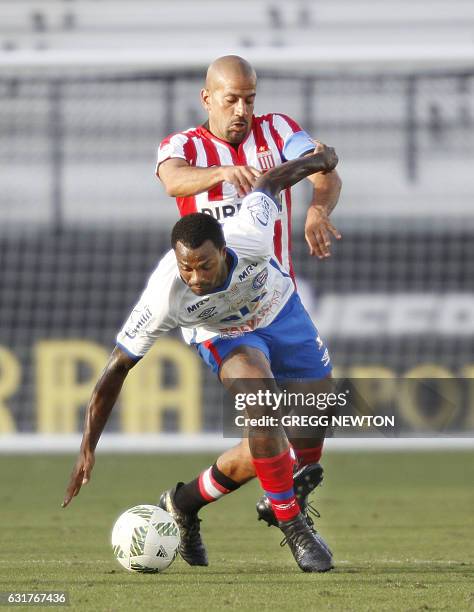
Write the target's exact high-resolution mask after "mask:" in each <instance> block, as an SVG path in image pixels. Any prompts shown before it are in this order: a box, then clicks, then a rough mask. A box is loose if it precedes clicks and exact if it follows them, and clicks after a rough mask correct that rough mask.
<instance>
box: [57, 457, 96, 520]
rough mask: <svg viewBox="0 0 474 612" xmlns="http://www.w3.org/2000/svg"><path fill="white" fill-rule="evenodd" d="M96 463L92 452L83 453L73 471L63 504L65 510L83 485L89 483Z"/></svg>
mask: <svg viewBox="0 0 474 612" xmlns="http://www.w3.org/2000/svg"><path fill="white" fill-rule="evenodd" d="M94 463H95V455H94V453H93V452H92V451H81V453H80V455H79V457H78V458H77V461H76V464H75V466H74V469H73V470H72V473H71V478H70V479H69V486H68V488H67V489H66V495H65V496H64V501H63V503H62V504H61V505H62V507H63V508H65V507H66V506H68V505H69V503H70V502H71V500H72V498H73V497H76V495H78V494H79V491H80V490H81V487H82V485H85V484H87V483H88V482H89V480H90V477H91V472H92V468H93V467H94Z"/></svg>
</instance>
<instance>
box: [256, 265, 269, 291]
mask: <svg viewBox="0 0 474 612" xmlns="http://www.w3.org/2000/svg"><path fill="white" fill-rule="evenodd" d="M267 278H268V268H264V269H263V270H262V271H261V272H259V273H258V274H257V276H256V277H255V278H254V279H253V283H252V288H253V289H260V288H261V287H263V285H264V284H265V283H266V282H267Z"/></svg>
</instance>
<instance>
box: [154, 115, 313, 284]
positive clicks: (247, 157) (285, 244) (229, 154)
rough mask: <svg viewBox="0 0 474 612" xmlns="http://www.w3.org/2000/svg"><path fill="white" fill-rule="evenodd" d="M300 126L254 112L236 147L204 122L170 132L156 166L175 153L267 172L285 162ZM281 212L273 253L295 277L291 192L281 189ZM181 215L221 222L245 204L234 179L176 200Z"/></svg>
mask: <svg viewBox="0 0 474 612" xmlns="http://www.w3.org/2000/svg"><path fill="white" fill-rule="evenodd" d="M301 131H302V130H301V127H300V126H299V125H298V124H297V123H296V121H293V119H290V117H287V116H286V115H281V114H275V113H270V114H268V115H259V116H254V117H253V120H252V129H251V130H250V132H249V134H248V136H247V137H246V138H245V140H244V141H243V142H242V143H241V144H240V145H239V147H238V148H235V147H233V146H232V145H231V144H229V143H228V142H226V141H224V140H221V139H220V138H217V137H216V136H214V135H213V134H211V132H209V130H207V129H206V128H205V127H204V126H199V127H196V128H190V129H188V130H185V131H184V132H178V133H176V134H171V135H170V136H168V137H167V138H165V139H164V140H163V141H162V142H161V144H160V146H159V149H158V164H157V168H158V166H159V165H160V164H161V163H162V162H164V161H166V160H167V159H170V158H173V157H179V158H181V159H184V160H186V161H187V162H188V164H189V165H191V166H196V167H200V168H209V167H212V166H231V165H236V166H237V165H240V166H254V167H255V168H257V169H258V170H261V171H263V172H265V171H266V170H269V169H270V168H273V167H274V166H278V165H280V164H281V163H282V162H284V161H286V158H285V156H284V154H283V148H284V146H285V143H286V142H287V141H288V139H289V138H290V137H291V136H292V135H293V134H295V133H297V132H301ZM281 200H282V211H281V213H280V218H279V220H278V221H277V223H276V224H275V234H274V251H275V255H276V257H277V259H278V260H279V261H280V263H281V264H282V265H283V266H284V267H285V268H286V269H287V270H288V271H289V272H290V274H291V275H292V276H293V266H292V262H291V256H290V251H291V193H290V189H286V190H284V191H283V192H282V195H281ZM176 202H177V204H178V209H179V212H180V214H181V216H184V215H187V214H189V213H192V212H204V213H208V214H211V215H213V216H214V217H215V218H216V219H217V220H218V221H220V222H223V223H225V220H226V219H227V218H229V217H232V216H233V215H235V213H236V212H237V211H238V210H239V208H240V205H241V198H239V196H238V195H237V191H236V189H235V187H234V186H233V185H232V184H231V183H226V182H224V183H221V184H219V185H216V186H215V187H212V188H211V189H209V191H205V192H204V193H200V194H198V195H195V196H189V197H179V198H176Z"/></svg>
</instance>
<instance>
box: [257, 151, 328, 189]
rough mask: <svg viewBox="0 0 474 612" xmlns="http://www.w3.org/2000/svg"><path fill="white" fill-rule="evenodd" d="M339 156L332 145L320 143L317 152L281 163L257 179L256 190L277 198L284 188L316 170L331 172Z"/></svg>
mask: <svg viewBox="0 0 474 612" xmlns="http://www.w3.org/2000/svg"><path fill="white" fill-rule="evenodd" d="M337 162H338V157H337V155H336V151H335V150H334V149H333V148H332V147H328V146H326V145H323V144H321V143H320V144H318V147H317V149H316V153H314V154H313V155H308V156H305V157H300V158H299V159H294V160H292V161H289V162H286V163H284V164H281V166H277V167H276V168H272V169H271V170H269V171H268V172H267V173H266V174H264V175H263V176H261V177H260V178H258V179H257V181H256V183H255V187H254V191H262V192H263V193H266V194H268V195H269V196H271V197H272V198H276V197H277V196H278V194H279V193H280V191H281V190H282V189H285V188H286V187H291V186H292V185H295V184H296V183H299V181H301V180H302V179H304V178H306V177H307V176H310V175H311V174H315V173H316V172H331V171H332V170H333V169H334V168H335V167H336V165H337Z"/></svg>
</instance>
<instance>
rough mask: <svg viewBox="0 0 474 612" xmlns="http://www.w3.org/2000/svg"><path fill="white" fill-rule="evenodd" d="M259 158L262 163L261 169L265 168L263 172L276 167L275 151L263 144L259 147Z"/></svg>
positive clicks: (260, 163)
mask: <svg viewBox="0 0 474 612" xmlns="http://www.w3.org/2000/svg"><path fill="white" fill-rule="evenodd" d="M257 159H258V163H259V165H260V169H261V170H263V172H265V171H266V170H270V168H274V167H275V159H274V157H273V153H272V152H271V151H269V150H268V149H266V148H265V147H263V146H262V147H259V148H258V151H257Z"/></svg>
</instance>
